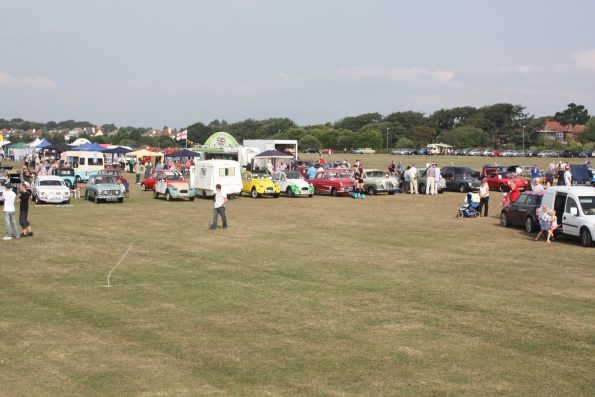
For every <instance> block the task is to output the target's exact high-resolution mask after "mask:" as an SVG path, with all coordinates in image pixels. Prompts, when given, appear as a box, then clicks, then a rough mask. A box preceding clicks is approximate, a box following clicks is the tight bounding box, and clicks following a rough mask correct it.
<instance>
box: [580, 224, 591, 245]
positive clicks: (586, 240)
mask: <svg viewBox="0 0 595 397" xmlns="http://www.w3.org/2000/svg"><path fill="white" fill-rule="evenodd" d="M581 244H582V245H583V247H590V246H591V245H593V238H592V237H591V233H590V232H589V230H588V229H587V228H586V227H583V228H582V229H581Z"/></svg>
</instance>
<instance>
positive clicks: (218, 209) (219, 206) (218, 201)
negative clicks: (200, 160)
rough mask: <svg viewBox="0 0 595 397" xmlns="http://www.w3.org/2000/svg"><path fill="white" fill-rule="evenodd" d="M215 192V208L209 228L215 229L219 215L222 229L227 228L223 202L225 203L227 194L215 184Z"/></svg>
mask: <svg viewBox="0 0 595 397" xmlns="http://www.w3.org/2000/svg"><path fill="white" fill-rule="evenodd" d="M215 190H216V191H217V193H216V194H215V209H214V210H213V223H212V224H211V227H210V228H209V229H211V230H215V229H217V217H218V215H221V222H222V223H223V229H227V217H226V216H225V203H227V194H225V193H223V192H222V191H221V185H220V184H217V185H216V186H215Z"/></svg>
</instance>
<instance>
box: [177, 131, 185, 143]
mask: <svg viewBox="0 0 595 397" xmlns="http://www.w3.org/2000/svg"><path fill="white" fill-rule="evenodd" d="M182 139H188V130H184V131H182V132H178V133H177V134H176V141H181V140H182Z"/></svg>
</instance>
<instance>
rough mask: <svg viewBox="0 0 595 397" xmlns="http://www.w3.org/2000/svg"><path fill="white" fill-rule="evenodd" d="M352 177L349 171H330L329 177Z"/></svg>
mask: <svg viewBox="0 0 595 397" xmlns="http://www.w3.org/2000/svg"><path fill="white" fill-rule="evenodd" d="M347 178H351V174H349V173H347V172H329V173H328V179H347Z"/></svg>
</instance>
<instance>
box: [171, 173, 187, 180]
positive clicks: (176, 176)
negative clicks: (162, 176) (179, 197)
mask: <svg viewBox="0 0 595 397" xmlns="http://www.w3.org/2000/svg"><path fill="white" fill-rule="evenodd" d="M167 180H168V181H182V180H184V177H183V176H182V175H178V174H175V175H168V176H167Z"/></svg>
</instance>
